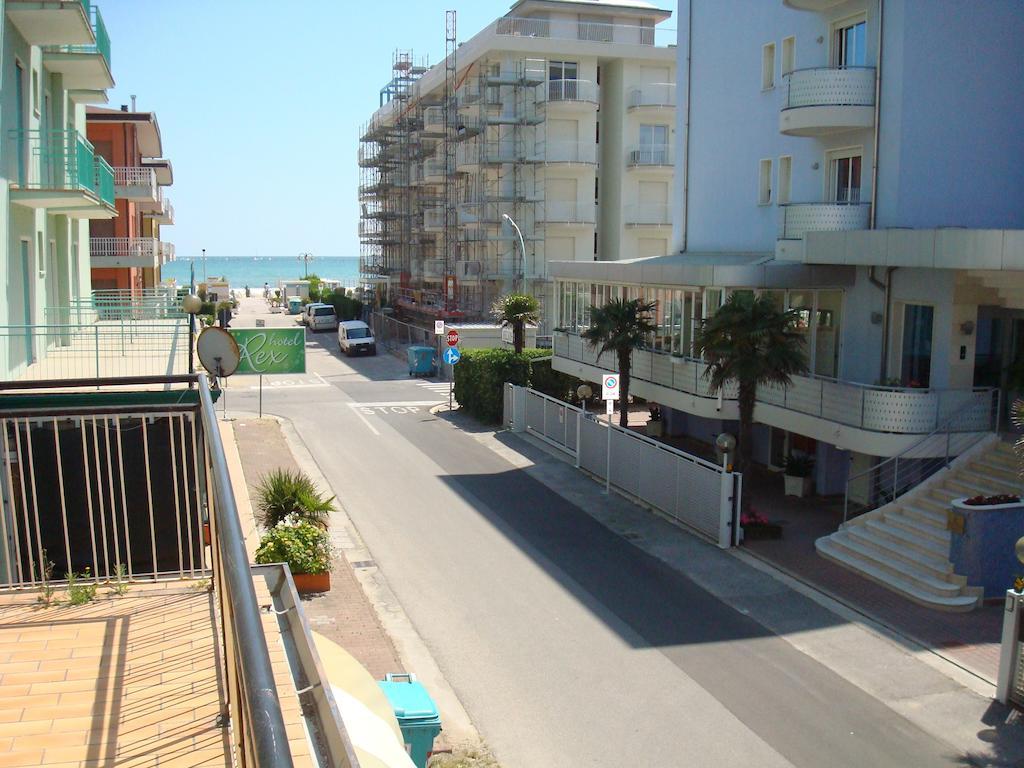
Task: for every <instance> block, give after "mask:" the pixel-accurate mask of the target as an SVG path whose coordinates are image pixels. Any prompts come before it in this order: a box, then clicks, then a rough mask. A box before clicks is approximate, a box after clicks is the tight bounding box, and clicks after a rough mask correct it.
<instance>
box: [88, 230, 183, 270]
mask: <svg viewBox="0 0 1024 768" xmlns="http://www.w3.org/2000/svg"><path fill="white" fill-rule="evenodd" d="M89 256H90V263H91V264H92V266H93V267H145V268H150V269H152V268H155V267H159V266H160V265H161V264H163V263H165V262H167V261H171V260H173V259H174V246H173V245H171V244H170V243H162V242H160V241H159V240H157V239H156V238H155V237H90V238H89Z"/></svg>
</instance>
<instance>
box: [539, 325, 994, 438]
mask: <svg viewBox="0 0 1024 768" xmlns="http://www.w3.org/2000/svg"><path fill="white" fill-rule="evenodd" d="M554 356H555V360H554V367H555V369H556V370H560V371H563V372H568V373H573V374H574V375H582V377H583V378H584V379H586V380H590V381H594V380H596V378H595V377H596V376H598V375H600V372H613V371H616V370H617V369H618V364H617V361H616V360H615V356H614V354H613V353H610V352H605V353H603V354H600V355H599V354H597V349H595V348H594V347H591V346H590V345H589V344H587V343H586V342H585V341H584V340H583V339H582V337H581V336H580V335H579V333H578V331H577V330H567V329H562V330H556V331H555V333H554ZM707 370H708V364H707V363H706V362H705V361H703V360H701V359H698V358H693V357H685V356H677V355H673V354H669V353H667V352H661V351H656V350H653V349H637V350H635V351H634V352H633V354H632V360H631V369H630V377H631V380H632V381H633V382H634V383H635V386H634V388H633V389H632V390H631V391H633V392H634V393H635V394H637V395H638V396H640V397H645V398H648V399H651V400H654V401H656V402H658V403H661V404H663V405H668V406H670V407H672V408H677V409H679V410H682V411H685V412H687V413H695V414H697V415H700V416H705V417H709V418H717V419H723V418H724V419H735V418H737V414H738V411H737V404H736V401H737V396H738V389H737V385H736V383H735V381H731V382H728V383H727V384H726V386H725V387H724V388H723V390H722V392H721V394H719V393H717V392H713V391H712V389H711V386H710V383H709V379H708V376H707ZM998 398H999V393H998V391H997V390H994V389H991V388H984V387H965V388H962V389H922V388H913V387H886V386H878V385H871V384H863V383H859V382H854V381H843V380H840V379H835V378H830V377H824V376H793V377H792V383H791V384H790V386H788V387H781V386H763V385H762V386H759V387H758V391H757V407H756V409H755V411H754V417H755V419H756V420H757V421H758V422H759V423H763V424H769V425H771V426H773V427H777V428H780V429H789V430H791V431H796V432H798V433H799V434H804V435H808V436H812V437H816V439H819V440H828V441H829V442H832V443H836V444H840V442H841V444H842V445H843V446H844V447H845V448H847V449H850V450H857V451H860V452H863V453H868V454H871V455H875V456H889V455H895V454H896V453H899V452H900V451H902V450H903V449H904V448H906V447H907V446H908V445H910V444H912V443H913V442H914V441H916V440H917V439H918V438H919V437H920V436H922V435H927V434H929V433H931V432H932V431H933V430H935V429H936V427H937V426H940V425H942V424H943V423H945V422H946V421H948V419H949V417H950V416H951V415H953V414H955V413H960V412H963V413H966V412H970V414H972V417H971V418H968V419H964V420H963V421H962V422H961V424H960V428H962V429H963V431H965V432H988V431H991V430H994V429H995V428H996V423H997V417H998V411H999V409H998Z"/></svg>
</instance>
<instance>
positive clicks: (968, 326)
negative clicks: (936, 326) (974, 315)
mask: <svg viewBox="0 0 1024 768" xmlns="http://www.w3.org/2000/svg"><path fill="white" fill-rule="evenodd" d="M960 333H962V334H963V335H964V336H970V335H971V334H972V333H974V321H973V320H964V322H962V323H960Z"/></svg>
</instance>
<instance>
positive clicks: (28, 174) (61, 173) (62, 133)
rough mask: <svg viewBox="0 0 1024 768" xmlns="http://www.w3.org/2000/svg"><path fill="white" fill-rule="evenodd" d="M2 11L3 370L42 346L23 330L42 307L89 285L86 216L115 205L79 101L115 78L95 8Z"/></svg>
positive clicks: (21, 363) (11, 6)
mask: <svg viewBox="0 0 1024 768" xmlns="http://www.w3.org/2000/svg"><path fill="white" fill-rule="evenodd" d="M0 13H2V36H0V126H2V127H3V134H2V136H0V144H2V149H0V181H2V183H0V255H2V258H0V265H2V266H0V270H2V279H3V282H4V284H5V285H6V288H5V289H4V294H3V295H2V297H0V327H2V328H3V331H0V371H3V372H4V373H5V374H6V376H10V375H12V374H13V373H14V372H16V371H18V370H20V369H23V368H24V367H25V366H26V365H29V364H31V363H32V362H34V361H35V360H36V359H38V357H39V356H40V355H41V354H45V349H41V348H40V347H39V345H38V344H36V343H35V342H34V340H33V336H32V334H31V333H30V332H29V329H30V327H32V326H38V325H43V324H45V323H46V322H47V309H48V308H51V307H60V306H67V305H68V304H69V303H70V302H71V301H73V300H75V299H77V298H79V297H81V296H84V295H87V294H88V292H89V288H90V282H89V250H88V238H89V228H88V222H89V221H101V220H108V219H112V218H113V217H115V216H116V215H117V211H116V209H115V205H114V181H115V180H114V172H113V169H112V168H111V167H110V165H109V163H107V162H106V160H105V159H104V158H103V157H102V156H101V155H100V154H98V153H97V152H96V151H95V148H94V146H93V145H92V143H91V142H90V141H89V140H88V139H87V138H86V126H85V105H86V104H89V103H97V102H103V101H105V100H106V95H105V91H106V89H107V88H110V87H112V86H113V79H112V77H111V74H110V55H111V46H110V38H109V36H108V35H107V32H106V27H105V25H104V23H103V16H102V14H101V13H100V10H99V8H97V7H96V6H93V5H89V4H88V3H86V2H82V1H80V0H75V1H71V0H62V1H61V2H27V1H25V0H10V2H5V3H3V4H2V5H0ZM6 376H5V377H6Z"/></svg>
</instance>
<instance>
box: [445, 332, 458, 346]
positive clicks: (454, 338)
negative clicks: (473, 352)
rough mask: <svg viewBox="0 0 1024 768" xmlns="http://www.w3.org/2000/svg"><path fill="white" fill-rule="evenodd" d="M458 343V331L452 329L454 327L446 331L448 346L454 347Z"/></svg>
mask: <svg viewBox="0 0 1024 768" xmlns="http://www.w3.org/2000/svg"><path fill="white" fill-rule="evenodd" d="M458 343H459V332H458V331H456V330H454V329H453V330H450V331H448V346H449V347H454V346H455V345H456V344H458Z"/></svg>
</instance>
